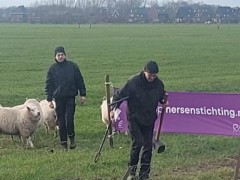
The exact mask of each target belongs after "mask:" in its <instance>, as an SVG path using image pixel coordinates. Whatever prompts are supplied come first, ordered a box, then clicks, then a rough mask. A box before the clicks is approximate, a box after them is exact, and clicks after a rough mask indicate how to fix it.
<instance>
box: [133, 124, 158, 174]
mask: <svg viewBox="0 0 240 180" xmlns="http://www.w3.org/2000/svg"><path fill="white" fill-rule="evenodd" d="M128 128H129V132H130V134H131V138H132V147H131V153H130V161H129V166H133V167H135V168H133V170H134V171H136V167H137V164H138V161H139V156H140V152H141V150H142V153H141V162H140V163H141V168H140V172H139V175H140V176H141V175H143V174H147V175H148V174H149V173H150V164H151V159H152V139H153V129H154V124H153V125H151V126H141V125H139V124H138V123H137V122H136V121H135V120H130V121H129V122H128ZM133 173H134V172H133Z"/></svg>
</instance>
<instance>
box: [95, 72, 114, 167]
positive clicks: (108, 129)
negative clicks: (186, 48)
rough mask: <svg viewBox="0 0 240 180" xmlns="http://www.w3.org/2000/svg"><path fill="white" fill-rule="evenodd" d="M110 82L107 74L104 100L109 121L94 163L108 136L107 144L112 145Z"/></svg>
mask: <svg viewBox="0 0 240 180" xmlns="http://www.w3.org/2000/svg"><path fill="white" fill-rule="evenodd" d="M110 84H111V82H110V81H109V75H106V76H105V93H106V101H107V113H108V119H109V121H108V122H109V123H108V126H107V129H106V131H105V134H104V137H103V139H102V143H101V145H100V148H99V150H98V152H97V154H96V156H95V159H94V162H95V163H96V162H97V161H98V159H99V157H100V155H101V151H102V148H103V145H104V142H105V140H106V138H107V136H108V140H109V144H110V146H111V147H113V137H112V121H111V119H110Z"/></svg>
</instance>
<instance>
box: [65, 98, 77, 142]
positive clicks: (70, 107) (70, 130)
mask: <svg viewBox="0 0 240 180" xmlns="http://www.w3.org/2000/svg"><path fill="white" fill-rule="evenodd" d="M75 107H76V104H75V98H71V99H68V100H67V102H66V117H65V118H66V122H67V134H68V137H69V139H71V140H73V139H74V137H75V131H74V114H75Z"/></svg>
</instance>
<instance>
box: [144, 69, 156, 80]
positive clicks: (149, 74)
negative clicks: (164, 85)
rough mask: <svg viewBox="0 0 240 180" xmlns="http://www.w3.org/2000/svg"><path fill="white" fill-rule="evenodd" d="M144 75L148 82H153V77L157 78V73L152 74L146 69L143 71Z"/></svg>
mask: <svg viewBox="0 0 240 180" xmlns="http://www.w3.org/2000/svg"><path fill="white" fill-rule="evenodd" d="M144 75H145V77H146V79H147V81H148V82H153V81H154V79H156V78H157V73H156V74H152V73H149V72H148V71H147V70H146V71H144Z"/></svg>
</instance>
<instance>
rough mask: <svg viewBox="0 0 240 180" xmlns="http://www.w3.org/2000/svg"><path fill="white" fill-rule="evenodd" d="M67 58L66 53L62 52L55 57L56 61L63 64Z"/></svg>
mask: <svg viewBox="0 0 240 180" xmlns="http://www.w3.org/2000/svg"><path fill="white" fill-rule="evenodd" d="M65 58H66V56H65V54H64V53H62V52H58V53H57V54H56V56H55V59H56V60H57V61H58V62H63V61H64V60H65Z"/></svg>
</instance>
